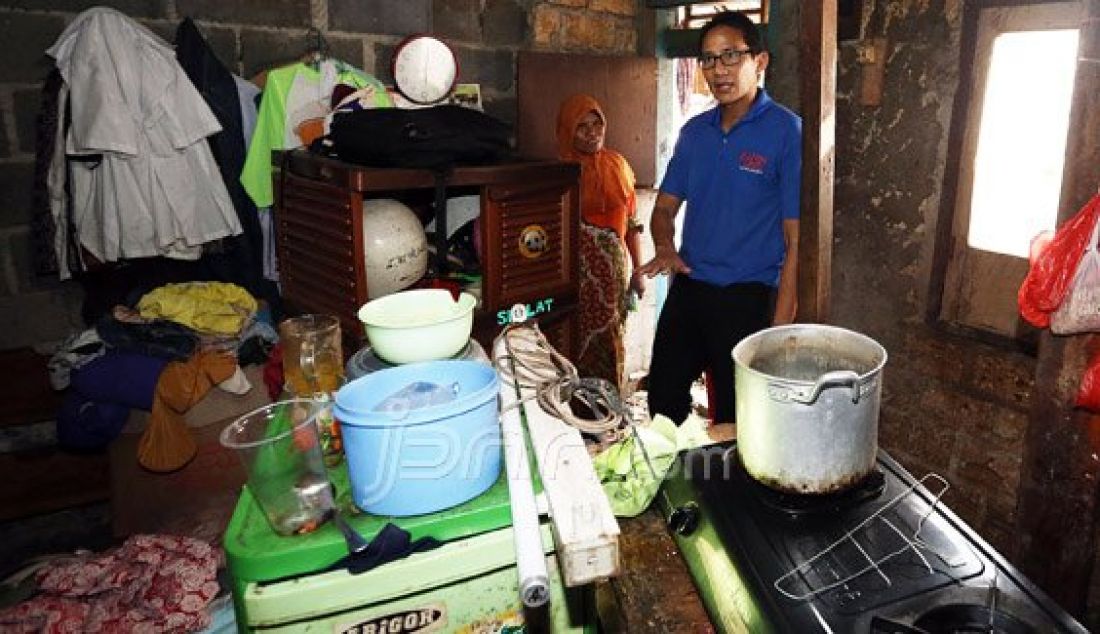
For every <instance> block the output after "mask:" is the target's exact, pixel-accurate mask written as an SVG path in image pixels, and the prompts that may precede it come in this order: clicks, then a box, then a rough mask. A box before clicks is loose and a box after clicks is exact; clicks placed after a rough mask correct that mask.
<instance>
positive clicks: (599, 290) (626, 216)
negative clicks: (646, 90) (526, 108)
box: [558, 95, 644, 389]
mask: <svg viewBox="0 0 1100 634" xmlns="http://www.w3.org/2000/svg"><path fill="white" fill-rule="evenodd" d="M606 127H607V117H606V116H604V113H603V109H602V108H600V104H599V103H598V102H597V101H596V100H595V99H593V98H592V97H589V96H588V95H573V96H572V97H569V98H568V99H566V100H565V101H563V102H562V104H561V109H560V110H559V112H558V157H559V158H561V159H562V160H564V161H573V162H577V163H580V164H581V218H582V222H581V231H580V243H581V284H580V308H581V316H580V322H581V323H580V329H581V345H580V351H579V353H578V354H577V358H576V359H574V360H573V361H574V363H575V365H576V366H577V369H578V371H579V372H580V374H581V376H595V377H600V378H604V379H607V380H609V381H611V382H612V383H613V384H614V385H615V386H616V387H617V388H620V389H621V388H622V387H623V359H624V357H625V349H624V346H623V325H624V323H625V321H626V313H627V310H628V309H629V305H630V300H631V298H630V295H629V292H628V291H629V290H631V289H633V290H634V291H635V292H636V293H637V294H638V295H641V294H642V291H643V289H644V286H643V280H642V278H641V277H640V276H634V275H631V270H632V269H636V268H637V266H638V264H639V263H640V260H639V257H640V252H639V247H640V239H639V234H640V233H641V226H642V225H641V224H640V223H638V222H637V221H636V220H635V211H636V208H637V198H636V196H635V194H634V171H633V170H632V169H630V164H628V163H627V162H626V159H625V158H623V156H622V155H621V154H619V153H618V152H616V151H614V150H609V149H607V148H605V147H604V145H603V144H604V132H605V129H606Z"/></svg>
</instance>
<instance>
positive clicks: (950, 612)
mask: <svg viewBox="0 0 1100 634" xmlns="http://www.w3.org/2000/svg"><path fill="white" fill-rule="evenodd" d="M913 626H914V627H916V628H917V630H918V631H923V632H929V633H940V632H944V633H948V632H949V633H951V634H966V633H968V632H981V633H983V634H1037V632H1038V630H1036V629H1035V628H1033V627H1031V626H1030V625H1028V624H1027V623H1024V622H1023V621H1021V620H1020V619H1018V618H1016V617H1015V616H1012V615H1011V614H1009V613H1007V612H1003V611H1001V610H996V609H992V610H991V609H990V608H988V607H986V606H984V605H976V604H971V603H952V604H949V605H941V606H939V607H935V608H932V609H931V610H929V611H927V612H925V613H924V614H922V615H921V616H920V617H919V618H917V620H916V621H914V622H913Z"/></svg>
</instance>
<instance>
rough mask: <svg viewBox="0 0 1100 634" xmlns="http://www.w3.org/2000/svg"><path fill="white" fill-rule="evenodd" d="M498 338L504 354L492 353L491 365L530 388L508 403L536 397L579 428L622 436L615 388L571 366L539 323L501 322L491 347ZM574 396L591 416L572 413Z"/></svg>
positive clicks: (604, 436)
mask: <svg viewBox="0 0 1100 634" xmlns="http://www.w3.org/2000/svg"><path fill="white" fill-rule="evenodd" d="M500 341H503V343H504V350H505V351H506V354H505V355H502V356H500V357H497V356H496V355H495V354H494V358H493V365H494V366H495V367H496V369H497V372H498V373H499V374H500V377H501V380H502V381H503V382H504V383H506V384H508V385H512V386H519V387H520V388H521V389H533V390H534V394H532V395H528V396H524V397H521V398H520V400H519V402H517V403H514V404H513V405H511V407H516V406H518V405H520V404H521V403H523V402H525V401H530V400H532V399H535V400H537V402H538V404H539V406H540V407H542V409H543V410H544V411H546V413H548V414H550V415H552V416H554V417H556V418H559V419H561V420H562V421H563V422H564V423H566V424H567V425H570V426H572V427H575V428H576V429H577V430H579V431H581V432H582V433H585V434H590V435H593V436H597V437H599V439H600V442H601V443H612V442H615V441H616V440H618V439H620V438H621V437H622V435H623V432H622V428H623V422H624V420H626V418H625V417H624V408H623V405H622V401H621V400H620V399H619V391H618V389H616V387H615V386H614V385H612V384H611V382H610V381H607V380H605V379H599V378H594V377H585V378H581V376H580V375H579V374H578V373H577V368H576V366H574V365H573V364H572V363H571V362H570V361H569V359H567V358H565V356H564V355H562V354H561V353H560V352H558V351H557V350H556V349H555V348H554V346H552V345H551V344H550V342H549V341H547V339H546V336H545V335H544V334H543V333H542V331H541V330H539V327H538V324H536V323H530V324H527V323H523V324H511V325H508V326H506V327H505V328H504V330H503V331H501V333H500V334H499V335H497V338H496V339H495V340H494V344H493V349H494V351H495V350H497V349H498V345H497V343H498V342H500ZM574 400H576V401H578V402H579V403H582V404H583V405H584V406H585V407H586V408H587V410H588V411H589V412H591V413H592V415H593V418H585V417H581V416H578V415H577V414H575V413H574V412H573V408H572V407H571V406H570V403H571V402H572V401H574Z"/></svg>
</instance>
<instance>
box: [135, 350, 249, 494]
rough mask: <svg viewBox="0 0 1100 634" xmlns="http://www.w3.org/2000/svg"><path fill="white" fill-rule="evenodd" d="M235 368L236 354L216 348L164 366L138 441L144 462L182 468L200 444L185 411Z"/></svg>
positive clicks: (159, 468)
mask: <svg viewBox="0 0 1100 634" xmlns="http://www.w3.org/2000/svg"><path fill="white" fill-rule="evenodd" d="M236 370H237V360H236V358H235V357H233V356H232V355H227V354H225V353H221V352H216V351H207V352H200V353H198V354H196V355H194V356H192V357H191V358H190V359H188V360H187V361H173V362H172V363H169V364H168V365H166V366H165V367H164V371H163V372H161V374H160V379H158V380H157V391H156V393H155V394H154V395H153V410H152V412H151V413H150V415H149V426H148V427H147V428H146V429H145V433H144V434H142V436H141V440H140V441H138V462H139V463H141V466H143V467H145V468H146V469H149V470H150V471H157V472H161V473H164V472H168V471H175V470H177V469H181V468H183V466H184V465H186V464H187V463H188V462H190V461H191V459H192V458H194V457H195V453H196V452H197V451H198V447H197V446H196V445H195V439H194V438H193V437H192V436H191V430H190V429H188V427H187V422H186V421H185V420H184V419H183V415H184V414H185V413H187V410H189V409H191V407H193V406H194V405H195V404H196V403H198V402H199V401H200V400H202V397H204V396H206V393H207V392H209V391H210V388H212V387H214V386H215V385H217V384H219V383H221V382H223V381H225V380H227V379H229V378H231V377H232V376H233V374H234V373H235V372H236Z"/></svg>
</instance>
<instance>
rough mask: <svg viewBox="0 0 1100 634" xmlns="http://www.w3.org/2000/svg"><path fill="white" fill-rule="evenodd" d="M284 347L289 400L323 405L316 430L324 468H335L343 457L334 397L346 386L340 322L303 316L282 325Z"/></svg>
mask: <svg viewBox="0 0 1100 634" xmlns="http://www.w3.org/2000/svg"><path fill="white" fill-rule="evenodd" d="M279 339H280V341H281V342H282V345H283V380H284V389H285V390H286V392H287V393H288V394H289V395H290V396H295V397H303V398H311V399H313V400H315V401H317V402H318V403H320V404H321V409H320V411H319V412H318V413H317V429H318V431H319V432H320V434H321V450H322V453H323V454H324V461H325V464H326V465H328V466H330V467H331V466H335V465H337V464H339V462H340V460H341V459H342V456H343V439H342V438H341V435H340V426H339V423H337V422H336V420H335V419H334V418H333V416H332V395H333V393H334V392H336V390H338V389H340V386H341V385H343V384H344V354H343V350H342V348H341V343H340V321H339V320H338V319H337V318H336V317H333V316H332V315H302V316H301V317H293V318H291V319H287V320H286V321H284V322H282V323H280V324H279Z"/></svg>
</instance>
